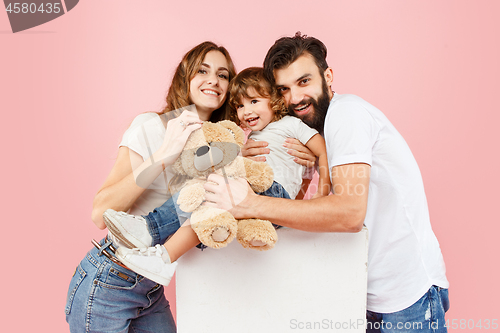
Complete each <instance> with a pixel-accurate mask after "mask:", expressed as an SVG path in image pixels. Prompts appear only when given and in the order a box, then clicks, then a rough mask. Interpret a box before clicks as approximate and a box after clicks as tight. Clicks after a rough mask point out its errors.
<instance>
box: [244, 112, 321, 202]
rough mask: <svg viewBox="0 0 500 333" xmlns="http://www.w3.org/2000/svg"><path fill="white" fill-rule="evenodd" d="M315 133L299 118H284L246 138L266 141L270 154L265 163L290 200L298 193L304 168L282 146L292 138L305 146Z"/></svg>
mask: <svg viewBox="0 0 500 333" xmlns="http://www.w3.org/2000/svg"><path fill="white" fill-rule="evenodd" d="M317 133H318V131H316V130H315V129H312V128H310V127H309V126H307V125H306V124H304V123H303V122H302V120H300V119H299V118H296V117H290V116H285V117H283V118H281V119H280V120H278V121H275V122H272V123H270V124H268V125H267V126H266V127H265V128H264V129H262V130H260V131H255V132H251V133H250V135H249V136H248V138H249V139H253V140H255V141H267V143H268V144H269V145H268V146H267V148H269V150H270V153H269V154H268V155H265V157H266V163H267V164H269V165H270V166H271V168H273V172H274V180H275V181H276V182H278V183H280V184H281V186H283V187H284V188H285V190H286V191H287V192H288V195H290V198H292V199H295V197H296V196H297V194H298V193H299V191H300V187H301V185H302V177H303V176H304V172H305V170H306V167H304V166H302V165H300V164H297V163H295V162H294V161H293V159H294V157H293V156H292V155H290V154H288V153H287V149H286V148H285V147H283V144H284V143H285V139H287V138H294V139H297V140H299V141H300V142H301V143H302V144H304V145H305V144H306V143H307V141H309V140H310V139H311V138H312V137H313V136H314V135H315V134H317Z"/></svg>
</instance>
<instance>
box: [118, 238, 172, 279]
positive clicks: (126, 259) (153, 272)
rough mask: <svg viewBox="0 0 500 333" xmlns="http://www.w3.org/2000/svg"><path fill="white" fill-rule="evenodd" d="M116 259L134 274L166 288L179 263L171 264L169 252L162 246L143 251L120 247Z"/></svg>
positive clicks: (158, 245)
mask: <svg viewBox="0 0 500 333" xmlns="http://www.w3.org/2000/svg"><path fill="white" fill-rule="evenodd" d="M116 257H117V258H118V259H119V260H120V261H121V262H122V263H123V264H124V265H125V266H127V267H128V268H130V269H131V270H133V271H134V272H136V273H138V274H140V275H142V276H144V277H146V278H148V279H150V280H152V281H154V282H156V283H159V284H162V285H164V286H168V284H169V283H170V280H171V279H172V277H173V276H174V273H175V267H176V266H177V262H174V263H170V257H169V256H168V253H167V250H166V249H165V248H164V247H163V246H162V245H160V244H157V245H156V246H155V247H149V248H147V249H146V248H143V249H127V248H125V247H119V248H118V250H117V251H116Z"/></svg>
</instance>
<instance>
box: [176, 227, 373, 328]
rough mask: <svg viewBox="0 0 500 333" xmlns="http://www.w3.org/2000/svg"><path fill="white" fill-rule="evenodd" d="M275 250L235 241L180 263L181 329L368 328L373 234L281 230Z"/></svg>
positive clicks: (196, 251) (197, 252)
mask: <svg viewBox="0 0 500 333" xmlns="http://www.w3.org/2000/svg"><path fill="white" fill-rule="evenodd" d="M278 237H279V240H278V243H277V244H276V246H275V247H274V249H272V250H269V251H265V252H260V251H255V250H248V249H244V248H243V247H241V246H240V245H239V244H238V242H237V241H236V240H235V241H233V242H232V243H231V244H230V245H229V246H228V247H226V248H224V249H219V250H214V249H210V248H209V249H206V250H204V251H203V252H202V251H200V250H199V249H193V250H190V251H189V252H188V253H187V254H185V255H184V256H183V257H182V258H181V259H179V260H178V262H179V265H178V266H177V278H176V288H177V327H178V332H179V333H192V332H197V333H214V332H217V333H226V332H228V333H229V332H231V333H234V332H238V333H245V332H252V333H253V332H263V333H266V332H279V333H281V332H297V331H302V330H305V331H309V332H310V331H311V330H312V331H314V330H320V331H323V330H325V331H349V332H353V333H354V332H364V331H365V329H364V318H365V310H366V268H367V248H368V231H367V230H366V228H364V229H363V230H362V231H361V232H359V233H357V234H346V233H310V232H303V231H298V230H292V229H285V228H284V229H279V230H278Z"/></svg>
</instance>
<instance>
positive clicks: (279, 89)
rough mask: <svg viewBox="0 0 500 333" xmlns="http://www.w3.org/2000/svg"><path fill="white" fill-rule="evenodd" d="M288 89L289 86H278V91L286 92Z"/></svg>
mask: <svg viewBox="0 0 500 333" xmlns="http://www.w3.org/2000/svg"><path fill="white" fill-rule="evenodd" d="M286 90H287V88H284V87H281V88H278V92H279V93H281V94H282V93H284V92H285V91H286Z"/></svg>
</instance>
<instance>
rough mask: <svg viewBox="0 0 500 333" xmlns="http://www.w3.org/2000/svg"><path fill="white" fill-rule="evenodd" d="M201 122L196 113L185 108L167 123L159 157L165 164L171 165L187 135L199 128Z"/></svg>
mask: <svg viewBox="0 0 500 333" xmlns="http://www.w3.org/2000/svg"><path fill="white" fill-rule="evenodd" d="M201 124H202V121H201V120H200V118H199V117H198V114H197V113H196V112H192V111H187V110H186V111H183V112H182V114H181V115H180V116H179V117H177V118H175V119H172V120H170V121H169V122H168V123H167V128H166V130H165V138H164V139H163V143H162V145H161V148H160V154H161V155H162V157H160V158H161V160H163V162H164V164H165V165H171V164H173V163H174V162H175V160H176V159H177V158H178V157H179V155H180V154H181V152H182V150H183V149H184V145H185V144H186V142H187V139H188V138H189V135H190V134H191V133H192V132H193V131H195V130H197V129H199V128H201Z"/></svg>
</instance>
